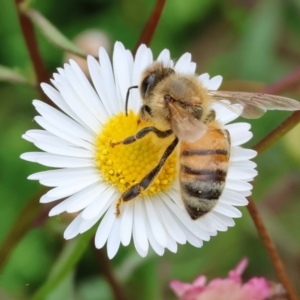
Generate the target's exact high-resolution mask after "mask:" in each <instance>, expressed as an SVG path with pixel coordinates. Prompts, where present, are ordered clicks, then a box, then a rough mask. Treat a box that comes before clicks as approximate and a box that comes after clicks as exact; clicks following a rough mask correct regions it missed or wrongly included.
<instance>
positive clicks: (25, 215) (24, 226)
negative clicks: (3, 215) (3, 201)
mask: <svg viewBox="0 0 300 300" xmlns="http://www.w3.org/2000/svg"><path fill="white" fill-rule="evenodd" d="M44 193H45V189H40V191H39V192H38V193H37V194H36V195H35V196H34V197H32V199H30V201H28V202H27V204H26V205H25V207H24V208H23V209H22V210H21V212H20V214H19V216H18V217H17V219H16V220H15V222H14V224H13V226H12V228H11V229H10V231H9V232H8V234H7V236H6V237H5V239H4V240H3V242H2V245H1V246H0V273H1V270H2V269H3V267H4V266H5V264H6V262H7V261H8V259H9V257H10V255H11V254H12V252H13V251H14V249H15V248H16V246H17V245H18V244H19V242H20V241H21V240H22V239H23V237H24V236H25V235H26V233H27V232H29V231H30V230H31V229H32V227H33V223H34V221H35V220H36V219H37V217H38V215H39V214H40V213H41V211H42V205H41V204H40V203H39V199H40V198H41V196H42V195H43V194H44Z"/></svg>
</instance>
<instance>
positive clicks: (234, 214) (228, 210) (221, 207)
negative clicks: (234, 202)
mask: <svg viewBox="0 0 300 300" xmlns="http://www.w3.org/2000/svg"><path fill="white" fill-rule="evenodd" d="M213 210H214V211H215V212H218V213H220V214H222V215H225V216H228V217H231V218H240V217H241V216H242V213H241V212H240V211H239V210H238V209H237V208H235V207H234V206H231V205H228V204H226V203H222V202H221V201H219V202H218V203H217V205H216V206H215V207H214V209H213Z"/></svg>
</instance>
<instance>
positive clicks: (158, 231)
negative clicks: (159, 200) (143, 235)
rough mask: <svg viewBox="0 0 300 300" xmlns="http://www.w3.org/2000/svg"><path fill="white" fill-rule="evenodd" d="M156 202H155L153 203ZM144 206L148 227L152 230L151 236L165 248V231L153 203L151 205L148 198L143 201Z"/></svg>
mask: <svg viewBox="0 0 300 300" xmlns="http://www.w3.org/2000/svg"><path fill="white" fill-rule="evenodd" d="M153 202H156V201H153ZM144 203H145V206H146V211H147V215H148V220H149V224H150V227H151V229H152V233H153V236H154V238H155V240H156V241H157V242H158V243H159V244H160V245H161V246H162V247H166V246H167V236H166V233H165V229H164V227H163V225H162V223H161V219H160V217H159V212H158V210H157V208H156V207H155V203H153V204H152V201H151V200H150V199H148V198H146V199H145V201H144Z"/></svg>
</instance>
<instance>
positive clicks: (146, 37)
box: [133, 0, 166, 53]
mask: <svg viewBox="0 0 300 300" xmlns="http://www.w3.org/2000/svg"><path fill="white" fill-rule="evenodd" d="M165 3H166V0H157V1H156V4H155V7H154V9H153V11H152V14H151V16H150V18H149V20H148V22H147V24H146V26H145V28H144V30H143V32H142V34H141V35H140V38H139V40H138V42H137V44H136V46H135V48H134V51H133V52H134V53H135V52H136V50H137V49H138V47H139V46H140V44H146V45H147V46H149V44H150V42H151V40H152V37H153V34H154V32H155V29H156V27H157V24H158V22H159V20H160V17H161V14H162V11H163V9H164V6H165Z"/></svg>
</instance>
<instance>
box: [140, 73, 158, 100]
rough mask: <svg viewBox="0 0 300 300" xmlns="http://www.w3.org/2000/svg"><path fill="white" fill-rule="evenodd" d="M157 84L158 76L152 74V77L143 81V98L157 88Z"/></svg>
mask: <svg viewBox="0 0 300 300" xmlns="http://www.w3.org/2000/svg"><path fill="white" fill-rule="evenodd" d="M155 83H156V76H155V75H154V74H151V75H149V76H147V77H146V78H145V79H144V80H143V81H142V84H141V94H142V97H143V98H144V97H145V96H146V94H148V93H149V91H150V90H151V89H152V88H153V87H154V86H155Z"/></svg>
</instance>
